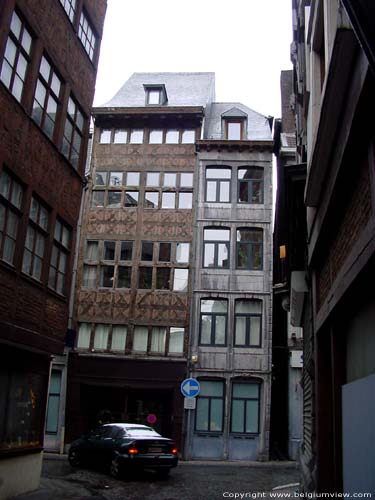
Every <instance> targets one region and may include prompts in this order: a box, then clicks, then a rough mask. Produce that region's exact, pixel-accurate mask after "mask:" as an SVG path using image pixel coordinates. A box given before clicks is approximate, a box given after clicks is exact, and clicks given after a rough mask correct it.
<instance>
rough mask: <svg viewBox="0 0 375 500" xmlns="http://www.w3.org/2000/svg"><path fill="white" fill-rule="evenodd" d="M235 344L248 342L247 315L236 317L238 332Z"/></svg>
mask: <svg viewBox="0 0 375 500" xmlns="http://www.w3.org/2000/svg"><path fill="white" fill-rule="evenodd" d="M234 343H235V345H245V344H246V317H244V316H239V317H237V318H236V333H235V341H234Z"/></svg>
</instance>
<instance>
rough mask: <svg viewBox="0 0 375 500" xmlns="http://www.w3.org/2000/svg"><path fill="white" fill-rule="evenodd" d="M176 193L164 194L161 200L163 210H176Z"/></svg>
mask: <svg viewBox="0 0 375 500" xmlns="http://www.w3.org/2000/svg"><path fill="white" fill-rule="evenodd" d="M175 204H176V193H163V194H162V198H161V208H175Z"/></svg>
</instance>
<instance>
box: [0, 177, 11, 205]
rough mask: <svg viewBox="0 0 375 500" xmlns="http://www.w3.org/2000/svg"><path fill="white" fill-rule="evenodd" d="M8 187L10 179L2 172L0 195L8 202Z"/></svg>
mask: <svg viewBox="0 0 375 500" xmlns="http://www.w3.org/2000/svg"><path fill="white" fill-rule="evenodd" d="M10 185H11V178H10V176H9V175H8V174H7V173H6V172H5V171H4V170H3V171H2V172H1V174H0V194H2V195H3V196H4V198H6V199H8V200H9V194H10Z"/></svg>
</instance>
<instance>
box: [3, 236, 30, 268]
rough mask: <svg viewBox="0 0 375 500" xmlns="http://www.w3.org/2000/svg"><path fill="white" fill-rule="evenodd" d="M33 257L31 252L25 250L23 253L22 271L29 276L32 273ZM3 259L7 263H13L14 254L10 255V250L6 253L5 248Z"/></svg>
mask: <svg viewBox="0 0 375 500" xmlns="http://www.w3.org/2000/svg"><path fill="white" fill-rule="evenodd" d="M10 241H12V240H10ZM31 256H32V254H31V252H30V251H29V250H26V249H25V250H24V252H23V260H22V271H23V272H24V273H27V274H30V273H31ZM3 259H4V260H6V261H7V262H12V261H13V253H10V252H9V250H8V252H6V249H5V248H4V254H3Z"/></svg>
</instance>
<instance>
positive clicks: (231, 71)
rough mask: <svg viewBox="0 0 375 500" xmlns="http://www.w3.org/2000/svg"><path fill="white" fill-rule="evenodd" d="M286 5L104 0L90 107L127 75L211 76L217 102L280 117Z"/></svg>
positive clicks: (268, 0) (243, 0) (250, 0)
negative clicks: (196, 73) (238, 104)
mask: <svg viewBox="0 0 375 500" xmlns="http://www.w3.org/2000/svg"><path fill="white" fill-rule="evenodd" d="M291 3H292V0H188V1H185V0H108V7H107V14H106V19H105V26H104V35H103V40H102V44H101V51H100V60H99V68H98V76H97V82H96V93H95V99H94V105H95V106H99V105H101V104H104V103H105V102H107V101H109V99H111V97H113V95H114V94H115V93H116V92H117V91H118V90H119V89H120V87H121V86H122V85H123V84H124V83H125V81H126V80H127V79H128V78H129V77H130V76H131V75H132V73H134V72H160V71H169V72H170V71H172V72H178V71H184V72H185V71H188V72H190V71H212V72H214V73H215V74H216V101H222V102H226V101H233V102H241V103H243V104H246V105H247V106H249V107H250V108H252V109H254V110H255V111H258V112H259V113H262V114H263V115H266V116H268V115H271V116H274V117H280V115H281V111H280V71H281V70H284V69H291V68H292V65H291V62H290V43H291V40H292V12H291Z"/></svg>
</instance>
